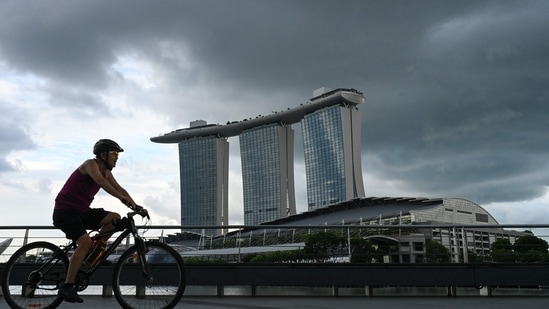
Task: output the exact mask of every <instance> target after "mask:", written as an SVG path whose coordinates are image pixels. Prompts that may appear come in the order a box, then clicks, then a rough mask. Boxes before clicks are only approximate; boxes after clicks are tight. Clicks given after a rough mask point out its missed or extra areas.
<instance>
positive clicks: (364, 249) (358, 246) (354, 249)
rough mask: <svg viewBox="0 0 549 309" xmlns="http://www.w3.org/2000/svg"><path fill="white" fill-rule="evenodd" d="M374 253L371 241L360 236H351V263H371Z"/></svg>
mask: <svg viewBox="0 0 549 309" xmlns="http://www.w3.org/2000/svg"><path fill="white" fill-rule="evenodd" d="M375 255H376V250H375V248H374V247H373V246H372V243H371V242H369V241H368V240H366V239H364V238H362V237H353V238H351V261H350V262H351V263H371V262H372V259H373V258H374V257H375Z"/></svg>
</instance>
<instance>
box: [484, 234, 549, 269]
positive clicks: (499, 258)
mask: <svg viewBox="0 0 549 309" xmlns="http://www.w3.org/2000/svg"><path fill="white" fill-rule="evenodd" d="M548 247H549V246H548V244H547V241H545V240H543V239H541V238H539V237H536V236H534V235H532V234H528V235H524V236H521V237H519V238H518V239H517V240H516V241H515V244H511V242H510V241H509V240H508V239H498V240H496V241H495V242H494V243H493V244H492V247H491V248H490V255H491V256H492V260H493V261H494V262H500V263H519V262H520V263H538V262H546V261H549V253H548V251H547V250H548Z"/></svg>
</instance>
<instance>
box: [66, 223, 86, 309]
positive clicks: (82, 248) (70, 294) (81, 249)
mask: <svg viewBox="0 0 549 309" xmlns="http://www.w3.org/2000/svg"><path fill="white" fill-rule="evenodd" d="M76 244H77V246H76V249H75V250H74V253H73V254H72V256H71V259H70V261H69V269H68V270H67V277H66V278H65V285H64V286H63V287H61V288H60V289H59V295H61V296H63V299H64V300H65V301H68V302H71V303H74V302H78V303H81V302H83V301H84V300H82V298H80V296H78V294H77V293H76V288H75V286H74V283H75V281H76V275H77V274H78V270H79V269H80V266H82V263H83V262H84V259H85V258H86V255H87V254H88V252H89V251H90V248H91V245H92V241H91V238H90V236H89V235H88V234H83V235H82V236H80V238H78V240H77V241H76Z"/></svg>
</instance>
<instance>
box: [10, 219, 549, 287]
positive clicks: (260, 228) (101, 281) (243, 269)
mask: <svg viewBox="0 0 549 309" xmlns="http://www.w3.org/2000/svg"><path fill="white" fill-rule="evenodd" d="M189 228H192V229H194V230H196V229H201V230H204V231H208V230H216V229H219V228H224V229H229V230H230V232H229V233H228V234H226V235H225V236H219V237H213V236H210V235H207V234H206V233H202V234H201V235H199V236H200V237H199V239H198V241H197V243H198V248H197V249H198V250H193V251H192V252H193V253H195V254H196V253H197V252H203V253H206V252H208V254H217V255H223V254H226V255H231V256H232V257H233V259H228V260H230V261H231V262H230V263H227V262H224V263H187V286H188V287H189V288H190V289H188V290H187V291H188V292H187V294H188V293H189V292H190V293H192V291H193V290H194V291H195V293H199V294H200V293H202V292H196V291H197V290H196V288H198V289H199V291H203V290H200V288H207V287H213V288H214V289H215V293H214V295H217V296H221V295H226V294H227V293H226V291H227V290H229V289H232V288H235V287H236V288H238V287H247V288H245V290H247V292H244V294H247V295H251V296H255V295H258V294H261V293H262V292H261V291H262V288H265V287H279V288H282V289H284V288H292V287H294V288H297V287H299V288H324V289H329V290H330V293H331V295H334V296H337V295H340V294H341V291H342V289H348V288H352V289H359V290H362V291H363V292H364V294H365V295H369V296H372V295H374V291H376V293H375V294H380V292H381V291H386V290H387V289H390V288H398V289H404V288H407V289H418V288H429V289H435V290H436V289H439V290H440V289H441V288H442V289H443V290H444V293H445V294H447V295H452V296H453V295H457V294H459V293H458V291H460V289H462V288H465V289H468V290H473V291H477V293H478V294H477V295H493V293H494V291H499V290H502V289H512V290H513V291H526V290H529V291H530V292H531V291H535V292H534V295H549V292H548V290H547V289H546V288H547V287H549V263H535V264H517V263H512V264H509V263H505V264H503V263H444V264H426V263H414V264H412V263H376V264H353V263H278V264H258V263H244V262H243V261H242V259H241V257H242V256H243V255H245V254H247V252H248V250H246V249H250V248H254V247H256V248H257V247H260V249H263V250H267V249H265V248H271V249H272V247H273V246H281V245H280V244H278V245H277V244H272V242H269V237H274V238H277V239H279V238H283V239H284V241H285V245H284V246H286V247H285V248H284V249H285V250H288V249H297V248H300V246H302V244H300V243H299V242H298V241H297V240H299V239H298V236H299V235H296V234H299V233H314V232H316V231H329V230H333V231H338V232H341V233H342V234H347V235H352V234H353V232H356V231H355V230H360V229H369V230H373V231H371V232H372V233H376V232H384V231H391V233H402V234H406V233H408V232H410V229H414V230H417V229H448V230H461V231H467V230H470V229H474V230H478V229H481V230H482V229H489V230H494V229H504V230H505V231H510V230H509V229H512V230H514V231H518V232H523V231H529V232H531V233H533V234H534V235H535V236H537V237H539V238H542V239H547V237H548V235H549V233H548V231H549V225H546V224H530V225H519V224H513V225H497V226H489V225H455V226H454V225H447V224H443V225H368V226H356V225H322V226H309V225H306V226H267V225H257V226H245V225H234V226H223V227H219V226H200V227H197V226H192V227H189V226H173V225H169V226H168V225H165V226H147V227H145V228H144V229H142V232H143V234H144V236H145V237H147V238H149V239H157V238H160V239H165V240H166V239H170V238H171V239H177V238H178V236H177V235H178V233H179V232H180V231H181V230H186V229H189ZM376 230H377V231H376ZM455 235H456V237H459V235H458V234H457V233H456V234H455ZM9 238H11V239H13V240H12V241H11V243H10V244H9V246H7V248H5V250H4V252H3V253H2V254H1V255H0V274H1V273H2V272H3V265H2V263H4V262H5V261H7V259H8V258H9V256H11V254H12V253H13V252H14V251H15V250H16V249H17V248H19V247H21V246H22V245H23V244H25V243H29V242H32V241H38V240H41V241H42V240H46V241H50V242H52V243H55V244H58V245H63V244H66V243H67V242H68V241H67V239H65V238H64V235H63V233H62V232H60V231H59V230H57V229H55V228H53V227H50V226H25V227H23V226H1V227H0V242H2V241H4V240H5V239H9ZM456 240H457V238H456ZM280 241H282V240H280ZM220 243H221V244H224V245H227V247H225V249H230V250H225V251H224V250H220V249H219V248H218V247H216V246H219V244H220ZM189 252H191V251H189ZM182 255H183V256H184V257H185V252H183V253H182ZM235 256H237V259H235V258H234V257H235ZM239 261H240V262H241V263H239ZM111 273H112V266H105V267H102V268H101V269H100V270H99V271H98V272H97V273H96V274H94V276H93V278H91V281H90V284H91V285H96V286H99V287H102V289H101V290H102V291H103V292H102V293H106V292H105V291H110V289H109V287H110V281H111ZM271 290H272V289H271ZM293 290H295V289H293ZM84 293H85V292H84ZM239 293H240V292H239ZM282 293H287V290H286V292H282ZM381 294H383V293H381Z"/></svg>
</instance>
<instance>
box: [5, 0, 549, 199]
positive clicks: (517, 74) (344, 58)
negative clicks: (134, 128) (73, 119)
mask: <svg viewBox="0 0 549 309" xmlns="http://www.w3.org/2000/svg"><path fill="white" fill-rule="evenodd" d="M31 3H32V5H31V4H28V5H21V2H20V1H4V2H2V4H0V56H1V57H2V59H3V61H5V62H6V63H7V65H8V66H10V67H11V68H13V69H15V70H17V71H20V72H31V73H33V74H36V75H38V76H40V77H42V78H45V79H47V80H49V81H50V83H49V84H47V85H50V86H51V85H64V84H66V85H70V87H67V89H64V88H63V87H59V86H55V87H53V86H51V87H52V88H51V89H50V91H49V92H50V93H52V94H53V97H52V98H51V101H52V104H64V105H67V104H69V102H78V103H75V104H80V105H77V106H87V107H88V109H90V113H91V110H97V111H99V112H98V113H101V111H105V110H107V107H106V106H105V104H104V103H103V102H102V101H101V99H100V98H99V96H98V95H97V93H99V92H101V91H102V90H104V89H105V88H106V87H107V86H108V85H109V83H111V82H112V79H113V78H116V77H115V76H114V75H113V74H112V71H110V66H111V65H112V64H113V63H114V62H116V61H117V59H118V57H120V56H121V55H124V54H134V55H139V57H143V58H145V59H147V60H148V61H149V62H151V63H154V64H155V65H156V68H157V69H158V70H159V71H163V74H164V76H165V77H167V78H166V84H164V85H162V87H163V88H162V89H163V91H165V92H166V93H172V94H173V98H171V99H170V98H166V97H163V98H164V99H165V100H162V101H161V102H153V104H156V108H157V109H164V110H169V111H170V113H171V114H172V115H178V116H179V115H180V113H181V110H183V111H184V110H190V109H196V108H198V107H196V104H195V103H196V102H194V101H192V102H189V101H185V96H186V95H187V93H186V92H185V91H188V89H192V88H195V87H197V88H198V87H203V88H209V89H211V92H209V93H208V98H211V99H212V101H216V102H220V103H215V104H214V103H213V102H212V107H214V108H211V110H212V112H216V113H223V108H224V106H223V104H222V103H223V102H224V101H226V98H231V101H230V102H231V106H227V108H229V109H230V110H231V112H235V111H237V112H238V111H240V112H239V113H238V114H239V115H241V117H242V118H247V117H253V116H255V114H250V113H251V112H250V106H251V105H253V106H256V107H257V106H258V105H259V106H260V107H264V110H263V111H264V112H270V111H271V110H282V109H286V108H288V107H293V106H296V105H297V104H299V103H302V102H304V101H306V100H307V99H308V98H309V97H310V96H311V92H312V90H313V89H316V88H318V87H321V86H327V87H333V88H336V87H348V88H356V89H358V90H361V91H363V92H364V93H365V96H366V98H367V101H366V103H365V104H363V106H361V107H360V109H361V110H362V112H363V119H364V122H363V128H364V129H363V153H364V160H365V162H364V171H365V173H367V174H370V175H375V177H377V178H379V179H380V180H382V179H385V180H399V181H402V182H404V183H405V184H406V189H407V190H408V191H409V192H418V193H425V194H426V195H429V196H457V197H465V198H470V199H472V200H474V201H476V202H479V203H488V202H495V201H518V200H525V199H531V198H534V197H537V196H540V195H541V194H543V192H545V191H544V190H545V188H544V187H545V186H549V176H547V175H549V173H548V172H549V164H548V162H549V160H548V159H547V154H548V153H549V149H548V147H549V146H548V145H549V143H548V142H549V134H548V133H549V132H548V128H549V126H548V125H549V123H548V120H547V118H548V117H546V115H547V114H548V113H549V111H548V109H549V104H547V103H548V100H549V93H548V92H549V82H548V81H549V76H548V73H547V72H549V57H548V56H547V55H549V45H548V44H549V40H547V37H549V19H548V18H547V16H548V13H549V4H548V3H547V2H546V1H256V0H249V1H180V2H170V3H168V2H161V3H158V2H155V3H153V2H149V1H131V2H125V1H116V2H113V1H70V2H61V1H31ZM178 50H184V51H185V53H183V54H179V53H178ZM182 58H185V59H182ZM182 63H187V64H189V65H188V66H184V65H183V64H182ZM48 87H49V86H48ZM182 88H183V89H182ZM280 93H283V94H284V95H278V94H280ZM243 94H254V95H255V96H245V95H243ZM159 97H161V96H159ZM250 97H254V98H261V99H260V100H258V101H259V102H258V101H254V102H249V101H246V98H250ZM275 97H277V98H280V97H282V98H284V100H282V101H276V100H275V99H274V98H275ZM239 100H240V101H242V103H241V104H237V103H235V102H238V101H239ZM208 116H209V115H208ZM206 120H209V119H206ZM225 120H233V119H225ZM366 191H367V194H375V192H370V191H369V188H366ZM395 195H400V193H399V192H395Z"/></svg>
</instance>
